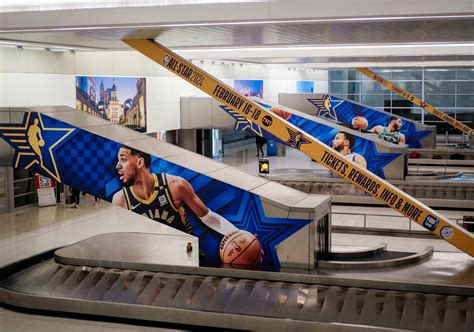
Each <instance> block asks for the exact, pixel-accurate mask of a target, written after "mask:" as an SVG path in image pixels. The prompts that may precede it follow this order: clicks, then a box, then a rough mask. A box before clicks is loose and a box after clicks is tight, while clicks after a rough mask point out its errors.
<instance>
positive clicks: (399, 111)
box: [392, 108, 421, 121]
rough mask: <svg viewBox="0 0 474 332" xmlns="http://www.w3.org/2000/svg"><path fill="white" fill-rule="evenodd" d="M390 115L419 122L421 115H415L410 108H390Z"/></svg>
mask: <svg viewBox="0 0 474 332" xmlns="http://www.w3.org/2000/svg"><path fill="white" fill-rule="evenodd" d="M392 113H393V114H396V115H400V116H402V117H404V118H407V119H412V120H417V121H419V120H421V114H420V113H415V112H414V110H413V109H412V108H392Z"/></svg>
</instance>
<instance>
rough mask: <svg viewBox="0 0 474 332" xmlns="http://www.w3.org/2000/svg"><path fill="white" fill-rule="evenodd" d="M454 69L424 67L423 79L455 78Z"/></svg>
mask: <svg viewBox="0 0 474 332" xmlns="http://www.w3.org/2000/svg"><path fill="white" fill-rule="evenodd" d="M455 79H456V69H444V68H428V69H425V81H429V80H455Z"/></svg>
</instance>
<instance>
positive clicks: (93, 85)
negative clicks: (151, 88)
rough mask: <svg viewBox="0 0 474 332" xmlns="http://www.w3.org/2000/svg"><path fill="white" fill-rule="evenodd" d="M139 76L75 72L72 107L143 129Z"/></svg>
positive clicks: (141, 80)
mask: <svg viewBox="0 0 474 332" xmlns="http://www.w3.org/2000/svg"><path fill="white" fill-rule="evenodd" d="M145 99H146V81H145V78H143V77H108V76H100V77H99V76H95V77H93V76H76V109H78V110H80V111H83V112H85V113H88V114H91V115H94V116H97V117H100V118H102V119H106V120H109V121H110V122H112V123H116V124H120V125H123V126H126V127H128V128H130V129H133V130H136V131H139V132H146V109H145V108H146V100H145Z"/></svg>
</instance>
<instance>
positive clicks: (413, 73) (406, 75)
mask: <svg viewBox="0 0 474 332" xmlns="http://www.w3.org/2000/svg"><path fill="white" fill-rule="evenodd" d="M422 73H423V70H422V69H420V68H404V69H394V70H393V71H392V80H395V81H396V80H418V81H420V80H421V79H422V78H423V74H422Z"/></svg>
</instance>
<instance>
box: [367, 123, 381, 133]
mask: <svg viewBox="0 0 474 332" xmlns="http://www.w3.org/2000/svg"><path fill="white" fill-rule="evenodd" d="M382 130H383V127H382V126H381V125H377V126H373V127H372V128H371V129H369V130H367V132H369V133H376V134H380V133H381V132H382Z"/></svg>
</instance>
